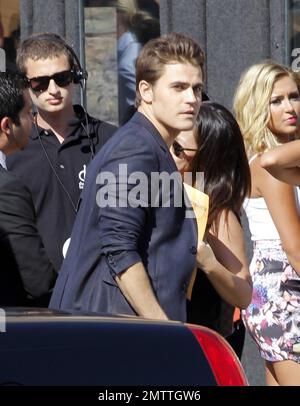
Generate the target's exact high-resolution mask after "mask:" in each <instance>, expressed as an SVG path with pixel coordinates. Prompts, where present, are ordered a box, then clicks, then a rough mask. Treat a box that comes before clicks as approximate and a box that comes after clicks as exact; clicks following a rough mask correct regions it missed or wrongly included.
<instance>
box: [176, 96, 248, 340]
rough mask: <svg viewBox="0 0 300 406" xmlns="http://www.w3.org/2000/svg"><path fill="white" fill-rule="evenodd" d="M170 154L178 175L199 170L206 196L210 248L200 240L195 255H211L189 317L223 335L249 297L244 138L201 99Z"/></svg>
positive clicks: (232, 123) (215, 106) (223, 113)
mask: <svg viewBox="0 0 300 406" xmlns="http://www.w3.org/2000/svg"><path fill="white" fill-rule="evenodd" d="M171 153H172V154H173V156H174V160H175V162H176V164H177V167H178V169H179V170H180V171H181V172H182V173H183V174H184V173H185V172H192V176H193V179H194V182H195V180H196V174H197V172H198V173H199V172H203V173H204V192H205V193H206V194H208V195H209V199H210V204H209V214H208V222H207V227H206V234H205V239H206V241H207V242H208V243H209V246H210V247H209V246H208V245H203V246H202V248H201V252H200V253H198V255H202V256H205V255H207V256H210V257H213V258H215V259H213V260H208V261H206V262H207V264H208V265H207V266H204V267H203V268H202V269H201V270H198V272H197V277H196V280H195V284H194V288H193V293H192V299H191V301H190V302H189V303H188V321H189V322H192V323H196V324H202V325H206V326H208V327H210V328H212V329H214V330H216V331H218V332H219V333H220V334H222V335H223V336H225V337H226V336H229V335H230V334H231V333H232V327H233V326H232V324H233V323H232V322H233V311H234V307H239V308H246V307H247V306H248V304H249V303H250V301H251V296H252V283H251V277H250V273H249V269H248V263H247V257H246V253H245V245H244V238H243V230H242V226H241V221H240V212H241V208H242V204H243V201H244V199H245V197H246V196H247V195H248V194H249V191H250V187H251V181H250V170H249V165H248V161H247V156H246V152H245V148H244V143H243V137H242V134H241V132H240V129H239V126H238V124H237V122H236V120H235V119H234V117H233V116H232V114H231V113H230V112H229V111H228V110H227V109H226V108H225V107H223V106H221V105H219V104H217V103H213V102H205V103H203V104H202V106H201V108H200V112H199V118H198V122H197V126H196V128H195V129H194V131H189V132H181V133H180V134H179V135H178V137H177V138H176V141H175V143H174V145H173V147H172V148H171ZM211 250H212V251H213V253H212V252H209V251H211ZM213 254H214V255H213Z"/></svg>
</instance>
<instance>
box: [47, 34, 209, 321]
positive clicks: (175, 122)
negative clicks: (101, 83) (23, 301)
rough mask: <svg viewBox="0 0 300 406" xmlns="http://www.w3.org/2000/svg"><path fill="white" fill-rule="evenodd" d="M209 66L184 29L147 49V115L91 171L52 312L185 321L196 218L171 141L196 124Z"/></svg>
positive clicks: (141, 64)
mask: <svg viewBox="0 0 300 406" xmlns="http://www.w3.org/2000/svg"><path fill="white" fill-rule="evenodd" d="M203 63H204V55H203V52H202V50H201V49H200V47H199V46H198V45H197V44H196V43H195V42H194V41H193V40H192V39H190V38H188V37H186V36H185V35H182V34H176V33H173V34H168V35H166V36H162V37H159V38H156V39H154V40H151V41H149V42H148V44H146V45H145V47H144V48H143V49H142V51H141V53H140V55H139V57H138V59H137V68H136V78H137V99H136V102H137V105H138V112H137V113H135V115H134V116H133V117H132V119H131V120H130V121H129V122H128V123H127V124H126V125H125V126H124V127H122V128H121V129H120V130H119V131H118V132H117V133H116V135H115V136H114V137H113V138H112V139H111V140H109V141H108V142H107V144H106V145H105V146H104V147H103V149H102V150H101V151H100V153H99V154H98V155H97V156H96V157H95V159H94V161H93V162H92V163H91V165H90V167H89V169H88V173H87V179H86V184H85V187H84V190H83V193H82V197H81V206H80V210H79V213H78V215H77V218H76V221H75V225H74V228H73V231H72V236H71V244H70V247H69V251H68V254H67V257H66V259H65V261H64V264H63V267H62V269H61V272H60V275H59V277H58V280H57V283H56V286H55V288H54V293H53V296H52V298H51V302H50V307H51V308H57V309H65V310H88V311H95V312H105V313H112V314H117V313H123V314H137V315H140V316H143V317H148V318H155V319H168V318H170V319H173V320H185V318H186V307H185V306H186V291H187V287H188V284H189V280H190V277H191V274H192V271H193V268H194V267H195V265H196V253H197V234H196V223H195V219H192V218H187V216H186V206H185V203H184V202H181V201H180V200H181V199H180V198H182V189H181V179H180V176H179V174H178V172H177V169H176V166H175V163H174V161H173V159H172V157H171V155H170V152H169V147H170V145H171V144H172V143H173V141H174V139H175V137H176V136H177V135H178V133H179V132H180V131H182V130H188V129H191V128H192V127H193V125H194V123H195V120H196V117H197V113H198V110H199V107H200V103H201V91H202V87H203V81H202V67H203ZM171 178H173V180H170V179H171Z"/></svg>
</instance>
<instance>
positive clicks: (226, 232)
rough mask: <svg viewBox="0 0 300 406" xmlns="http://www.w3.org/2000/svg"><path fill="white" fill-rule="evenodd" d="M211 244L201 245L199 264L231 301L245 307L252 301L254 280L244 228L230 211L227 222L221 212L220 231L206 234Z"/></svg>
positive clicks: (215, 286) (223, 296)
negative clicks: (250, 268) (250, 269)
mask: <svg viewBox="0 0 300 406" xmlns="http://www.w3.org/2000/svg"><path fill="white" fill-rule="evenodd" d="M207 241H208V242H209V245H210V246H208V245H204V244H199V249H198V255H197V257H198V258H199V259H200V261H199V262H200V263H198V265H199V267H200V268H201V269H202V270H203V272H205V274H206V275H207V277H208V279H209V280H210V282H211V283H212V285H213V286H214V288H215V289H216V291H217V292H218V293H219V295H220V296H221V297H222V298H223V299H224V300H225V301H226V302H228V303H230V304H231V305H233V306H237V307H240V308H243V309H244V308H246V307H247V306H248V305H249V303H250V302H251V297H252V282H251V277H250V273H249V268H248V262H247V257H246V252H245V244H244V236H243V230H242V227H241V225H240V223H239V221H238V220H237V218H236V216H235V215H234V214H233V213H232V212H231V211H230V212H229V213H228V221H227V222H226V221H225V212H223V213H222V214H221V218H220V223H219V228H218V233H217V234H215V235H214V233H212V232H210V233H209V234H208V236H207Z"/></svg>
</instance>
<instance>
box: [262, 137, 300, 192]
mask: <svg viewBox="0 0 300 406" xmlns="http://www.w3.org/2000/svg"><path fill="white" fill-rule="evenodd" d="M260 165H261V166H262V168H264V169H266V170H267V171H268V172H269V173H270V174H271V175H273V176H274V177H275V178H277V179H279V180H281V181H283V182H286V183H290V184H292V185H300V168H299V166H300V140H296V141H292V142H288V143H287V144H284V145H280V146H279V147H276V148H274V149H272V150H271V151H268V152H265V153H264V154H262V155H261V156H260Z"/></svg>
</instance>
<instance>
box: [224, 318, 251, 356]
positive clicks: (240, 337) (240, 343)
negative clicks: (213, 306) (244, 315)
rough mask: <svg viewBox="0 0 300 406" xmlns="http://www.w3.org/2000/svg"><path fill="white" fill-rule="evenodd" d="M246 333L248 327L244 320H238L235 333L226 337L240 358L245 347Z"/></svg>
mask: <svg viewBox="0 0 300 406" xmlns="http://www.w3.org/2000/svg"><path fill="white" fill-rule="evenodd" d="M245 333H246V329H245V326H244V323H243V322H242V320H237V321H236V322H235V323H234V331H233V333H232V334H231V335H230V336H228V337H226V340H227V341H228V343H229V344H230V345H231V347H232V348H233V349H234V351H235V353H236V355H237V356H238V357H239V359H241V358H242V352H243V348H244V342H245Z"/></svg>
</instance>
